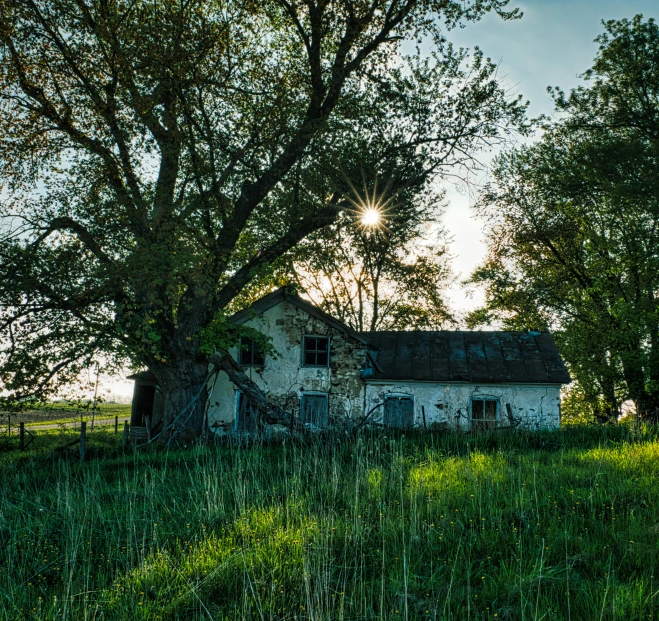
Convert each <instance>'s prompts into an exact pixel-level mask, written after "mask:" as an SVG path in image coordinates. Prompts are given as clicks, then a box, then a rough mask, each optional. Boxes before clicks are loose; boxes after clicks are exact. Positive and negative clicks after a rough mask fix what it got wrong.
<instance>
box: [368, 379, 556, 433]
mask: <svg viewBox="0 0 659 621" xmlns="http://www.w3.org/2000/svg"><path fill="white" fill-rule="evenodd" d="M387 394H392V395H398V396H400V395H411V396H412V397H414V425H415V427H423V412H424V410H425V419H426V425H427V426H428V427H430V426H431V425H433V424H440V425H442V426H448V427H450V428H453V429H455V428H459V429H465V430H466V429H469V428H470V427H471V421H470V419H471V399H472V397H485V398H487V397H491V398H493V399H496V400H498V402H499V424H500V425H502V426H509V425H510V424H511V421H510V420H509V416H508V408H507V407H506V404H509V405H510V410H511V412H512V416H513V421H514V424H515V425H518V426H519V427H521V428H525V429H556V428H558V427H559V426H560V402H561V395H560V385H540V386H539V385H533V384H479V385H474V384H467V383H446V384H437V383H433V382H382V381H376V380H371V381H367V384H366V411H367V412H369V411H371V409H373V408H376V409H375V410H373V413H372V414H371V416H370V418H371V419H372V420H373V421H374V422H381V421H382V413H383V409H382V407H377V406H378V405H380V404H382V403H383V402H384V400H385V398H386V395H387Z"/></svg>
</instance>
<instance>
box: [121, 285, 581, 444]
mask: <svg viewBox="0 0 659 621" xmlns="http://www.w3.org/2000/svg"><path fill="white" fill-rule="evenodd" d="M231 321H233V322H235V323H238V324H247V325H249V326H251V327H252V328H255V329H256V330H258V331H259V332H261V333H262V334H264V335H265V336H266V337H268V338H269V339H270V340H271V343H272V346H273V348H274V351H275V354H274V355H266V354H264V353H263V351H262V350H261V348H260V347H259V346H258V345H257V344H256V343H255V342H254V341H252V340H250V339H247V338H243V339H242V342H241V344H240V346H236V347H235V349H234V351H233V352H232V354H233V355H234V356H235V359H236V360H237V361H238V362H239V363H240V365H241V366H242V367H243V370H244V371H245V372H246V373H247V374H248V375H249V376H250V377H251V379H252V380H253V381H254V382H255V383H256V384H257V385H258V386H259V387H260V388H261V390H262V391H263V392H264V393H265V394H266V395H267V396H268V398H269V399H270V400H271V401H272V402H273V403H276V404H277V405H279V406H280V407H282V408H284V409H285V410H287V411H288V412H291V413H292V414H293V415H294V416H295V417H296V418H297V419H298V420H299V421H300V422H302V423H304V424H306V425H308V426H309V427H311V428H320V429H322V428H328V427H337V426H341V425H344V424H346V423H347V422H349V421H352V422H355V421H359V420H361V419H362V417H364V416H367V417H368V424H369V425H373V426H381V427H382V426H383V427H395V428H409V427H420V428H437V427H445V428H454V429H464V430H469V429H474V430H475V429H488V428H494V427H502V426H516V427H521V428H527V429H553V428H556V427H558V426H559V425H560V390H561V386H562V385H563V384H567V383H569V382H570V376H569V374H568V372H567V370H566V368H565V365H564V363H563V360H562V359H561V357H560V354H559V353H558V350H557V349H556V346H555V345H554V342H553V340H552V337H551V335H550V334H549V333H547V332H458V331H423V332H422V331H409V332H356V331H355V330H353V329H352V328H350V327H349V326H347V325H345V324H344V323H342V322H340V321H338V320H337V319H335V318H333V317H331V316H330V315H328V314H327V313H325V312H323V311H321V310H320V309H319V308H317V307H316V306H314V305H313V304H311V303H310V302H308V301H306V300H303V299H302V298H301V297H299V296H298V295H296V294H295V293H294V292H291V291H290V290H288V289H286V288H282V289H279V290H277V291H275V292H273V293H271V294H269V295H267V296H265V297H264V298H262V299H260V300H259V301H257V302H255V303H254V304H253V305H252V306H251V307H249V308H248V309H246V310H243V311H241V312H239V313H237V314H235V315H234V316H233V317H232V318H231ZM131 379H135V392H134V397H133V413H132V427H133V434H131V435H137V436H139V435H142V434H143V433H144V432H145V426H146V425H147V424H148V423H149V421H154V422H155V421H156V420H157V419H158V418H159V413H160V411H162V403H161V398H160V397H159V392H158V389H157V386H156V383H155V381H154V379H153V376H151V375H150V374H149V373H148V372H147V373H140V374H137V375H133V376H131ZM209 390H210V394H209V407H208V424H209V427H210V428H211V429H212V430H214V431H216V432H233V433H251V432H256V431H257V428H258V424H257V421H256V419H255V416H254V413H253V411H252V408H251V407H250V404H249V403H248V402H247V399H245V397H244V395H243V393H242V392H241V391H240V390H238V389H237V388H236V387H235V386H234V385H233V383H232V382H231V381H230V380H229V378H228V377H227V376H226V375H225V374H224V373H220V374H219V375H218V376H217V379H216V380H215V383H214V384H213V385H212V386H211V387H210V388H209Z"/></svg>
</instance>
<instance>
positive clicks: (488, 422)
mask: <svg viewBox="0 0 659 621" xmlns="http://www.w3.org/2000/svg"><path fill="white" fill-rule="evenodd" d="M474 401H480V402H481V403H482V404H483V406H482V407H483V418H474ZM488 401H489V402H493V403H495V404H496V412H495V415H494V420H492V419H490V418H485V414H486V411H485V408H486V405H485V404H486V403H487V402H488ZM469 405H470V409H469V422H470V423H471V428H472V429H473V430H476V429H479V430H488V429H498V428H499V427H500V426H501V399H500V398H499V397H493V396H492V395H472V396H471V401H470V404H469ZM474 423H476V424H474Z"/></svg>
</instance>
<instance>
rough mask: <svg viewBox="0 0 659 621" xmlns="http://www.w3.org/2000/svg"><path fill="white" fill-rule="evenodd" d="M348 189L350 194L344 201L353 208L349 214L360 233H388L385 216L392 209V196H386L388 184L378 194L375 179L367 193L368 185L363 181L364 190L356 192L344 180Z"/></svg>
mask: <svg viewBox="0 0 659 621" xmlns="http://www.w3.org/2000/svg"><path fill="white" fill-rule="evenodd" d="M346 181H347V183H348V186H349V187H350V190H351V192H350V194H349V195H346V199H347V200H348V201H349V202H350V204H351V205H352V206H353V209H349V210H348V211H349V213H350V215H351V216H352V218H353V219H354V221H355V224H356V225H357V226H358V227H359V229H360V230H361V232H362V233H365V234H366V235H370V234H373V233H375V232H377V231H388V230H389V229H388V227H387V216H388V214H389V212H390V210H391V209H392V207H393V205H392V201H393V198H394V197H393V196H387V195H388V191H389V186H390V184H389V183H388V184H387V185H385V187H384V188H383V189H382V191H381V192H378V180H377V177H376V179H375V182H374V183H373V190H372V191H370V192H369V189H368V185H367V183H366V180H365V179H364V189H363V191H362V192H360V191H359V190H357V188H356V187H355V186H354V184H353V183H352V181H351V180H350V179H346Z"/></svg>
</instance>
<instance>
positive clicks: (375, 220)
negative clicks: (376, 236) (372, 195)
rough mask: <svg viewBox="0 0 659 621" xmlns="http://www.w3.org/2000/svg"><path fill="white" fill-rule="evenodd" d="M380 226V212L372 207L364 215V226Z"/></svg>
mask: <svg viewBox="0 0 659 621" xmlns="http://www.w3.org/2000/svg"><path fill="white" fill-rule="evenodd" d="M378 224H380V212H379V211H378V210H377V209H375V208H373V207H370V208H369V209H367V210H366V211H365V212H364V213H363V214H362V225H363V226H377V225H378Z"/></svg>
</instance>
